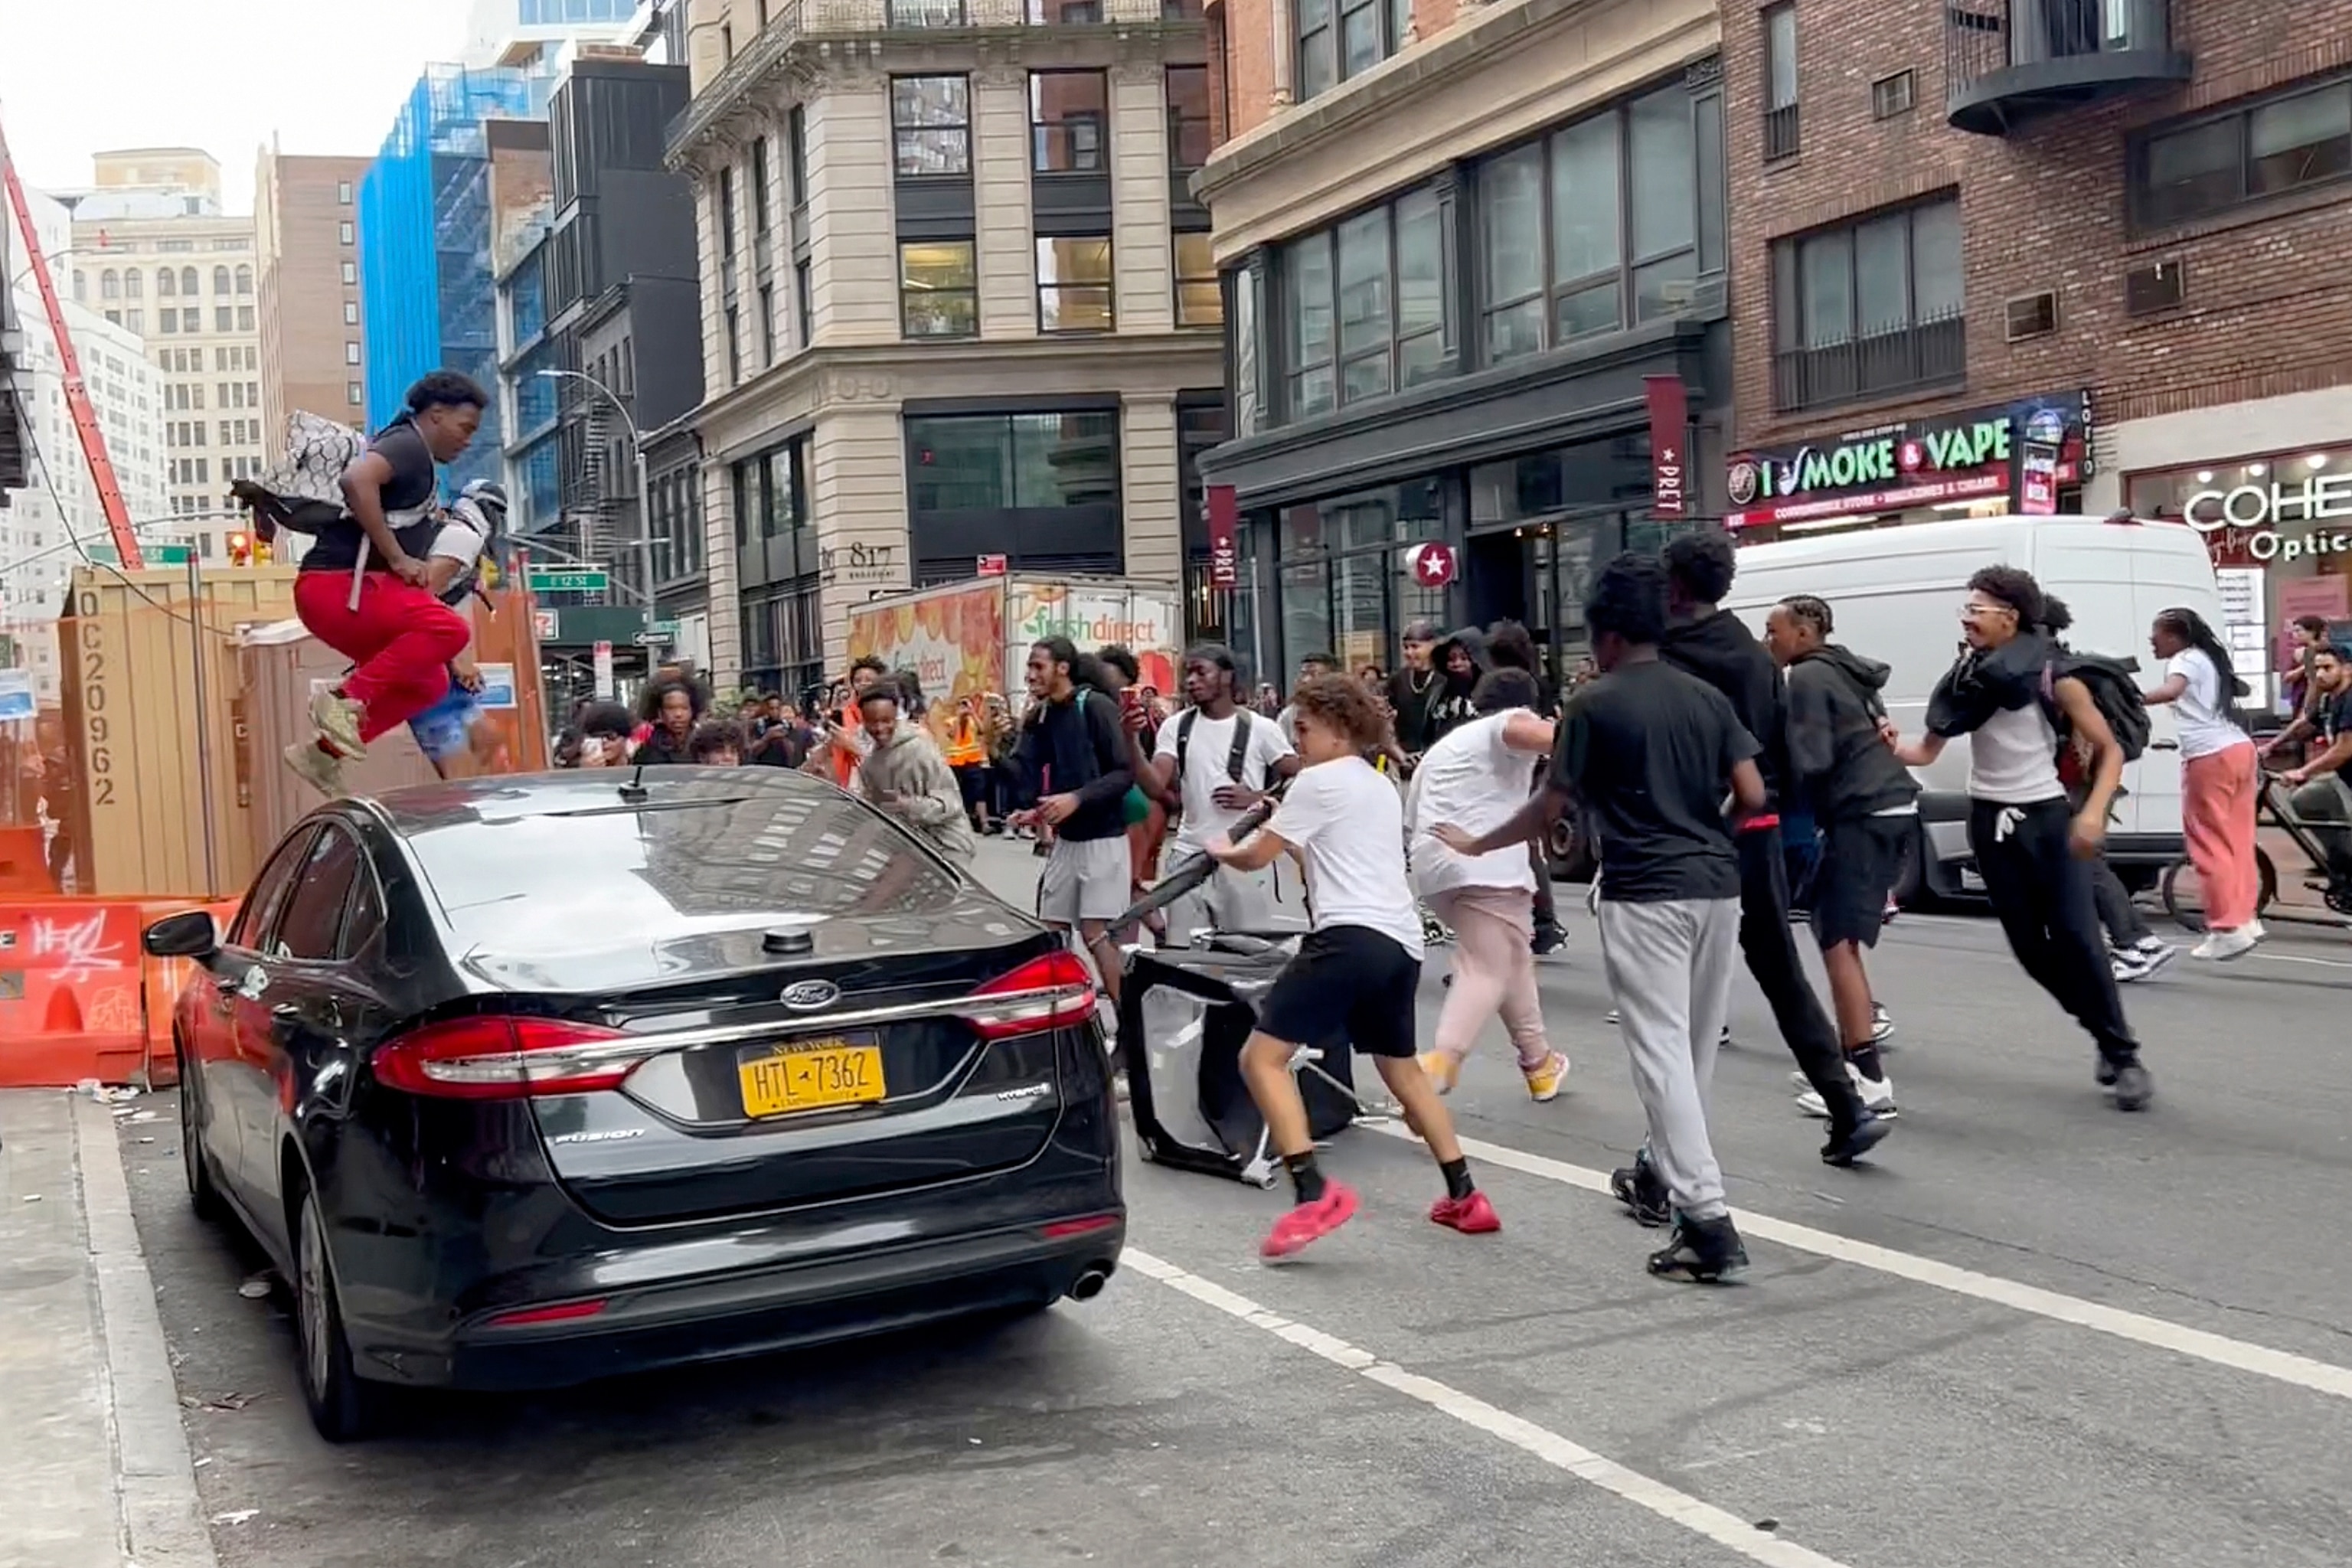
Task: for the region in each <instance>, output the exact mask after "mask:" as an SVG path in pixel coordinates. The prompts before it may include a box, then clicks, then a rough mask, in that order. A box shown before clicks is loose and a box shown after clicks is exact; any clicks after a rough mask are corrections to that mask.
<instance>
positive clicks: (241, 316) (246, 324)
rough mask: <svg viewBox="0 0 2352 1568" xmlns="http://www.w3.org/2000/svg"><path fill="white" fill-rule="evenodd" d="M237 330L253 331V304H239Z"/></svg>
mask: <svg viewBox="0 0 2352 1568" xmlns="http://www.w3.org/2000/svg"><path fill="white" fill-rule="evenodd" d="M236 330H237V331H240V332H249V331H253V307H252V306H250V305H239V306H238V307H237V308H236Z"/></svg>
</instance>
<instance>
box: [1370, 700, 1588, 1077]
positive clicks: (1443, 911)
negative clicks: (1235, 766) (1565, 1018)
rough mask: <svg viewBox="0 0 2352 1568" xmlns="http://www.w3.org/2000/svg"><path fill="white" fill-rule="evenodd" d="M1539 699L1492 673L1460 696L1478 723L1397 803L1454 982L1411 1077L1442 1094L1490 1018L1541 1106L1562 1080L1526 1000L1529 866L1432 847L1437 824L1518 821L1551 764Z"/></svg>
mask: <svg viewBox="0 0 2352 1568" xmlns="http://www.w3.org/2000/svg"><path fill="white" fill-rule="evenodd" d="M1539 697H1540V692H1539V691H1538V689H1537V686H1536V678H1535V677H1534V676H1532V675H1530V674H1528V672H1527V671H1525V670H1521V669H1497V670H1495V671H1494V672H1492V673H1491V674H1489V675H1486V676H1485V677H1484V678H1482V679H1480V680H1479V682H1478V685H1477V687H1476V689H1475V690H1473V691H1472V693H1471V695H1470V706H1471V709H1472V710H1473V711H1474V712H1475V713H1476V714H1477V715H1478V716H1477V717H1476V718H1475V719H1472V720H1470V721H1468V722H1467V723H1465V724H1463V725H1461V726H1460V727H1458V728H1456V729H1454V730H1453V731H1449V732H1448V733H1447V734H1446V735H1445V736H1444V738H1443V739H1441V740H1439V741H1437V742H1435V743H1434V744H1433V745H1432V746H1431V747H1430V748H1429V750H1428V751H1426V752H1423V753H1422V758H1421V766H1420V767H1419V768H1417V769H1415V770H1414V772H1413V775H1412V787H1411V789H1410V790H1409V791H1408V792H1407V795H1406V800H1405V820H1406V822H1407V823H1408V824H1409V825H1410V831H1411V834H1412V838H1411V842H1410V854H1411V856H1412V879H1413V885H1414V887H1415V889H1417V890H1418V891H1419V892H1420V894H1421V896H1422V898H1423V899H1424V900H1427V901H1428V903H1429V907H1430V908H1431V909H1432V910H1434V911H1435V912H1436V914H1437V918H1438V919H1439V920H1441V921H1444V922H1445V923H1446V924H1447V925H1448V926H1451V927H1452V928H1453V929H1454V942H1455V947H1454V981H1453V985H1452V988H1451V989H1450V990H1448V991H1447V992H1446V994H1445V1007H1444V1011H1443V1012H1441V1013H1440V1014H1439V1015H1438V1017H1437V1041H1436V1046H1435V1048H1434V1049H1433V1050H1431V1051H1430V1052H1429V1054H1428V1055H1426V1056H1424V1057H1423V1058H1421V1066H1422V1070H1423V1071H1424V1072H1426V1073H1427V1074H1428V1075H1429V1076H1430V1079H1432V1081H1433V1082H1434V1083H1435V1084H1436V1085H1437V1092H1438V1093H1440V1094H1447V1093H1451V1092H1452V1091H1453V1089H1454V1083H1455V1081H1456V1080H1457V1079H1459V1078H1460V1077H1461V1075H1462V1060H1463V1058H1465V1057H1466V1056H1468V1055H1469V1054H1470V1047H1471V1046H1472V1045H1474V1044H1475V1043H1476V1041H1477V1038H1478V1031H1479V1030H1480V1029H1481V1028H1483V1027H1485V1026H1486V1020H1487V1019H1488V1018H1491V1017H1493V1016H1495V1015H1496V1013H1497V1012H1499V1013H1500V1014H1501V1015H1502V1018H1503V1027H1504V1029H1505V1030H1506V1031H1507V1033H1508V1034H1509V1035H1510V1037H1511V1043H1512V1045H1514V1046H1516V1047H1518V1053H1519V1071H1520V1072H1521V1073H1522V1074H1524V1075H1525V1076H1526V1078H1527V1080H1528V1095H1529V1097H1530V1098H1532V1099H1535V1100H1550V1099H1552V1098H1554V1097H1555V1096H1557V1095H1558V1094H1559V1089H1560V1083H1561V1081H1562V1080H1563V1079H1566V1078H1567V1077H1568V1058H1567V1057H1565V1056H1563V1055H1561V1054H1560V1053H1559V1052H1558V1051H1556V1050H1553V1049H1552V1048H1551V1042H1550V1040H1549V1038H1548V1037H1546V1035H1545V1033H1544V1020H1543V1006H1542V1004H1541V1003H1540V1002H1538V1000H1537V996H1536V958H1535V948H1534V941H1535V895H1536V874H1535V868H1534V863H1533V862H1532V861H1531V860H1530V859H1529V858H1528V852H1527V849H1526V847H1524V846H1521V845H1512V846H1510V847H1507V848H1503V849H1497V850H1495V851H1493V852H1491V853H1489V854H1486V855H1479V856H1475V857H1472V856H1465V855H1463V854H1460V853H1459V852H1457V851H1456V850H1454V848H1452V847H1450V846H1448V845H1447V844H1446V842H1445V841H1444V839H1442V838H1439V837H1436V833H1435V830H1436V829H1437V828H1438V827H1439V826H1443V825H1444V824H1447V823H1451V824H1453V825H1454V826H1456V827H1459V828H1461V829H1463V830H1464V831H1465V832H1468V833H1471V834H1474V835H1475V834H1480V833H1484V832H1486V831H1487V830H1488V829H1489V828H1492V827H1496V826H1501V825H1502V824H1503V823H1506V822H1508V821H1509V820H1511V818H1512V817H1514V816H1517V815H1518V813H1519V811H1520V808H1522V807H1523V806H1525V805H1527V803H1528V796H1529V795H1532V794H1533V793H1534V792H1535V779H1536V771H1537V770H1538V768H1540V767H1541V766H1542V765H1543V763H1544V761H1545V759H1546V758H1548V757H1549V756H1550V755H1551V747H1552V725H1551V721H1549V720H1548V719H1540V718H1538V717H1537V716H1536V714H1535V712H1534V711H1533V710H1534V708H1535V705H1536V702H1537V701H1538V699H1539Z"/></svg>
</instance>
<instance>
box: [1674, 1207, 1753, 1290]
mask: <svg viewBox="0 0 2352 1568" xmlns="http://www.w3.org/2000/svg"><path fill="white" fill-rule="evenodd" d="M1747 1267H1748V1247H1747V1246H1746V1244H1745V1243H1743V1242H1742V1241H1741V1240H1740V1239H1739V1232H1738V1230H1736V1229H1734V1228H1733V1227H1732V1224H1731V1216H1730V1215H1723V1216H1722V1217H1720V1218H1717V1219H1693V1218H1691V1217H1690V1216H1689V1215H1675V1234H1674V1236H1673V1237H1672V1239H1670V1240H1669V1241H1668V1242H1667V1243H1666V1245H1665V1246H1664V1247H1663V1248H1661V1249H1660V1250H1658V1251H1656V1252H1653V1253H1652V1254H1650V1272H1651V1273H1653V1274H1655V1275H1657V1276H1659V1277H1660V1278H1662V1279H1695V1280H1696V1281H1698V1282H1699V1283H1700V1284H1702V1285H1711V1284H1713V1283H1715V1282H1716V1281H1717V1280H1718V1279H1730V1278H1731V1277H1732V1276H1733V1275H1735V1274H1738V1273H1739V1272H1740V1271H1741V1270H1743V1269H1745V1268H1747Z"/></svg>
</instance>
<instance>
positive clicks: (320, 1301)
mask: <svg viewBox="0 0 2352 1568" xmlns="http://www.w3.org/2000/svg"><path fill="white" fill-rule="evenodd" d="M294 1353H295V1358H296V1365H295V1374H296V1376H297V1377H298V1378H299V1381H300V1382H301V1384H302V1403H303V1404H304V1405H307V1406H309V1407H310V1425H312V1426H316V1427H317V1428H318V1429H319V1436H321V1437H324V1438H325V1439H326V1440H327V1441H328V1442H330V1443H350V1442H355V1441H357V1440H358V1439H360V1438H362V1437H365V1436H368V1435H369V1434H371V1433H372V1432H373V1431H374V1430H375V1429H376V1428H377V1426H379V1425H380V1424H381V1420H382V1405H383V1390H381V1389H378V1388H376V1387H375V1386H374V1385H373V1384H369V1383H367V1382H366V1381H364V1380H363V1379H362V1378H361V1377H360V1375H359V1374H358V1373H355V1372H353V1371H352V1345H351V1341H350V1340H349V1339H348V1338H346V1337H345V1336H344V1333H343V1308H342V1300H341V1297H340V1296H339V1295H338V1294H337V1293H336V1290H335V1273H334V1268H333V1266H332V1264H331V1262H330V1261H329V1259H328V1257H327V1232H326V1225H325V1221H324V1219H323V1218H322V1217H321V1215H320V1213H319V1199H318V1195H317V1194H314V1193H311V1192H310V1191H308V1190H307V1189H306V1190H305V1191H304V1192H303V1194H302V1201H301V1205H300V1206H299V1210H298V1211H297V1213H296V1215H295V1219H294Z"/></svg>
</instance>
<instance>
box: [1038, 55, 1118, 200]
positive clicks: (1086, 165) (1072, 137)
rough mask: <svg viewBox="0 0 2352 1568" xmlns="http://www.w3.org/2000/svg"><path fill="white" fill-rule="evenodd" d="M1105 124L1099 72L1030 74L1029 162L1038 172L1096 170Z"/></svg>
mask: <svg viewBox="0 0 2352 1568" xmlns="http://www.w3.org/2000/svg"><path fill="white" fill-rule="evenodd" d="M1109 125H1110V82H1109V79H1108V77H1106V76H1105V75H1104V73H1102V72H1101V71H1031V72H1030V73H1029V142H1030V150H1029V151H1030V159H1029V166H1030V168H1032V169H1033V170H1034V171H1035V172H1037V173H1038V174H1100V173H1101V172H1102V171H1103V170H1104V169H1105V168H1106V167H1108V164H1107V163H1105V161H1104V152H1103V148H1104V143H1105V142H1106V141H1107V140H1108V129H1109Z"/></svg>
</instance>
